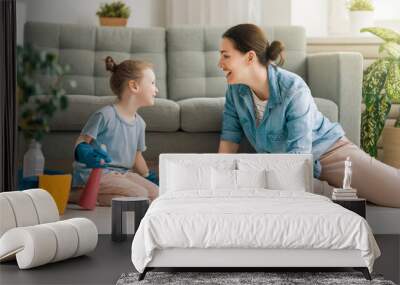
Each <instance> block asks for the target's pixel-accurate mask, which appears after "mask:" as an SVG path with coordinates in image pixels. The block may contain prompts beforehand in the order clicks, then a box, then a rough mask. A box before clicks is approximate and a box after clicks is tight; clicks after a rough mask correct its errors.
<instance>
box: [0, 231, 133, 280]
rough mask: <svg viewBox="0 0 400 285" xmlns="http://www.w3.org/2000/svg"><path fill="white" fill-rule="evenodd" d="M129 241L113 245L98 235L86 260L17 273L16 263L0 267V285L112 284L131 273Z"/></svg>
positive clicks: (61, 262)
mask: <svg viewBox="0 0 400 285" xmlns="http://www.w3.org/2000/svg"><path fill="white" fill-rule="evenodd" d="M131 244H132V238H128V240H126V241H124V242H118V243H117V242H112V241H111V235H99V242H98V244H97V247H96V250H95V251H93V252H91V253H90V254H88V255H87V256H80V257H77V258H73V259H68V260H64V261H60V262H57V263H51V264H47V265H43V266H40V267H37V268H33V269H27V270H19V269H18V265H17V263H16V261H13V262H7V263H1V264H0V284H1V285H9V284H12V285H14V284H38V285H39V284H115V283H116V282H117V280H118V278H119V277H120V275H121V274H122V273H124V272H132V271H134V267H133V265H132V261H131V257H130V255H131Z"/></svg>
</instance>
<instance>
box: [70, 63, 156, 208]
mask: <svg viewBox="0 0 400 285" xmlns="http://www.w3.org/2000/svg"><path fill="white" fill-rule="evenodd" d="M105 64H106V69H107V70H108V71H110V72H111V73H112V75H111V78H110V87H111V90H112V91H113V93H114V94H115V95H117V100H116V102H115V103H114V104H112V105H109V106H105V107H103V108H101V109H100V110H98V111H96V112H95V113H94V114H92V116H91V117H90V118H89V120H88V122H87V123H86V125H85V126H84V128H83V130H82V132H81V135H80V136H79V138H78V140H77V142H76V147H75V160H76V162H74V175H73V185H74V186H81V187H84V185H85V184H86V182H87V180H88V177H89V175H90V172H91V170H92V168H99V167H101V168H104V170H103V174H102V177H101V179H100V189H99V195H98V202H99V204H100V205H110V204H111V198H112V197H115V196H140V197H149V198H150V200H153V199H155V198H156V197H157V196H158V187H157V185H155V184H154V183H152V182H150V181H154V173H150V172H149V168H148V167H147V164H146V161H145V160H144V158H143V155H142V152H143V151H145V150H146V145H145V128H146V124H145V122H144V121H143V119H142V118H141V117H140V116H139V114H137V110H138V109H139V108H141V107H144V106H151V105H153V104H154V97H155V96H156V94H157V92H158V89H157V87H156V85H155V75H154V72H153V70H152V65H151V64H149V63H146V62H143V61H136V60H125V61H123V62H121V63H120V64H116V63H115V62H114V60H113V59H112V57H110V56H108V57H107V58H106V60H105ZM102 145H104V146H105V149H102V147H101V146H102ZM132 168H133V169H134V170H135V171H136V173H133V172H131V171H130V170H131V169H132ZM146 178H147V179H146ZM81 190H82V189H81ZM80 195H81V191H73V193H71V197H70V200H72V201H75V202H77V201H79V197H80Z"/></svg>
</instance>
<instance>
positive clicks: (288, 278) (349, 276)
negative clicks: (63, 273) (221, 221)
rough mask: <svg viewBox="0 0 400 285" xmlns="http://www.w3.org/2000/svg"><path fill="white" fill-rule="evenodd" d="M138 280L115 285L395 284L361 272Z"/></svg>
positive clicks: (169, 275) (130, 277)
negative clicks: (366, 277) (366, 276)
mask: <svg viewBox="0 0 400 285" xmlns="http://www.w3.org/2000/svg"><path fill="white" fill-rule="evenodd" d="M138 276H139V273H126V274H125V273H124V274H122V275H121V277H120V278H119V279H118V281H117V284H116V285H134V284H140V285H144V284H157V285H163V284H172V285H177V284H179V285H184V284H213V285H217V284H221V285H233V284H237V285H239V284H240V285H245V284H268V285H278V284H279V285H297V284H321V285H322V284H327V285H350V284H351V285H353V284H355V285H358V284H368V285H371V284H379V285H395V283H393V282H392V281H388V280H384V279H383V277H382V276H380V275H372V278H373V279H372V281H368V280H366V279H365V278H364V276H363V275H362V273H360V272H148V273H147V274H146V277H145V279H144V280H142V281H138Z"/></svg>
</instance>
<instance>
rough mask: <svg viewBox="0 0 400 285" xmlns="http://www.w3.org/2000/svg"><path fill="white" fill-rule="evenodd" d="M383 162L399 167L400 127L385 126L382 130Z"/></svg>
mask: <svg viewBox="0 0 400 285" xmlns="http://www.w3.org/2000/svg"><path fill="white" fill-rule="evenodd" d="M383 162H384V163H386V164H389V165H391V166H393V167H396V168H400V128H395V127H385V129H384V130H383Z"/></svg>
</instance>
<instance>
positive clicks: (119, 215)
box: [111, 197, 150, 241]
mask: <svg viewBox="0 0 400 285" xmlns="http://www.w3.org/2000/svg"><path fill="white" fill-rule="evenodd" d="M149 203H150V201H149V199H148V198H142V197H120V198H113V199H112V202H111V239H112V240H113V241H124V240H126V238H127V235H126V233H123V228H124V226H125V223H126V220H125V219H124V217H125V215H124V212H127V211H133V212H135V232H136V231H137V228H138V227H139V224H140V221H141V220H142V218H143V217H144V215H145V214H146V211H147V209H148V208H149Z"/></svg>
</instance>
